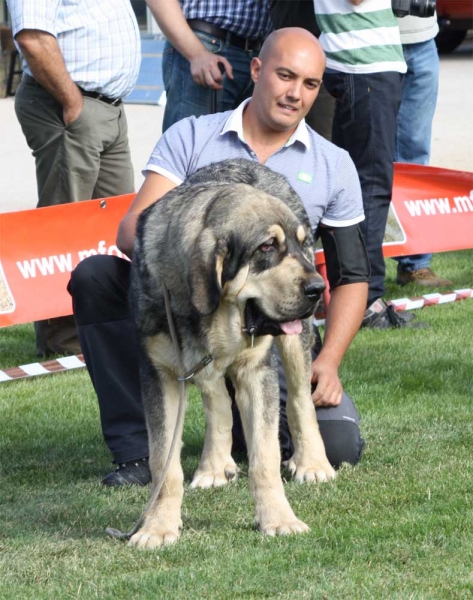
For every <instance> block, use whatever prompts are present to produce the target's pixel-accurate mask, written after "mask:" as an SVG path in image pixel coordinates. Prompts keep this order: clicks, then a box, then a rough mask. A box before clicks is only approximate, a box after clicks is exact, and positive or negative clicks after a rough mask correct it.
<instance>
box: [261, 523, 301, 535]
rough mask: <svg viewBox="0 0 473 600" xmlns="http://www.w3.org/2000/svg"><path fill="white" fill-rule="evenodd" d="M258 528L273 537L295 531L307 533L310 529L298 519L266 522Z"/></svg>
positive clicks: (294, 532) (291, 533) (290, 533)
mask: <svg viewBox="0 0 473 600" xmlns="http://www.w3.org/2000/svg"><path fill="white" fill-rule="evenodd" d="M258 529H259V530H260V531H261V533H263V534H264V535H269V536H271V537H274V536H276V535H294V534H296V533H307V532H308V531H310V528H309V526H308V525H306V524H305V523H304V522H303V521H300V520H299V519H295V520H294V521H287V522H282V523H268V525H265V526H264V527H261V526H258Z"/></svg>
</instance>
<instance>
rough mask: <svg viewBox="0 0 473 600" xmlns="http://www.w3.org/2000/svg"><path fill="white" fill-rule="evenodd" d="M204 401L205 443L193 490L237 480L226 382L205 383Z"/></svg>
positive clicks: (230, 411)
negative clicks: (232, 453)
mask: <svg viewBox="0 0 473 600" xmlns="http://www.w3.org/2000/svg"><path fill="white" fill-rule="evenodd" d="M201 392H202V401H203V403H204V410H205V415H206V429H205V443H204V449H203V451H202V457H201V459H200V463H199V467H198V468H197V471H196V472H195V475H194V479H193V480H192V483H191V488H208V487H219V486H221V485H225V484H226V483H228V482H229V481H232V480H234V479H236V477H237V473H238V468H237V466H236V464H235V461H234V460H233V458H232V456H231V450H232V423H233V417H232V408H231V399H230V396H229V394H228V391H227V388H226V385H225V379H224V378H223V377H221V378H219V379H218V380H216V381H211V382H208V381H205V380H203V381H202V389H201Z"/></svg>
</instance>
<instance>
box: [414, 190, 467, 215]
mask: <svg viewBox="0 0 473 600" xmlns="http://www.w3.org/2000/svg"><path fill="white" fill-rule="evenodd" d="M404 205H405V207H406V208H407V210H408V212H409V214H410V215H411V217H424V216H431V215H450V214H457V213H465V212H473V198H472V197H471V195H470V197H468V196H455V197H454V198H453V200H450V198H430V199H425V200H405V201H404Z"/></svg>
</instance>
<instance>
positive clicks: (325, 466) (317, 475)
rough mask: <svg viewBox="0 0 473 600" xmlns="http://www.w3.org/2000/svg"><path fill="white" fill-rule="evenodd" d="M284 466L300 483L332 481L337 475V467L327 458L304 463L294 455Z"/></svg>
mask: <svg viewBox="0 0 473 600" xmlns="http://www.w3.org/2000/svg"><path fill="white" fill-rule="evenodd" d="M283 466H284V467H286V469H288V470H289V471H290V473H291V475H292V476H293V478H294V481H297V482H298V483H303V482H304V481H309V482H323V481H330V479H335V477H336V476H337V473H336V471H335V469H334V468H333V467H332V465H331V464H330V463H329V462H328V460H327V459H323V460H320V459H319V460H313V461H311V462H310V463H309V464H304V463H303V462H301V461H298V460H297V458H295V457H294V456H293V457H292V458H290V459H289V460H286V461H285V462H284V463H283Z"/></svg>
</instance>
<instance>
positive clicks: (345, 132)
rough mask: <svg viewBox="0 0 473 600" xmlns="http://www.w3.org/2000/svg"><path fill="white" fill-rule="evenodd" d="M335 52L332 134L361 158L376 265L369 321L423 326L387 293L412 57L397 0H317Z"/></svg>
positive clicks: (329, 82) (325, 36) (328, 46)
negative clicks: (401, 120)
mask: <svg viewBox="0 0 473 600" xmlns="http://www.w3.org/2000/svg"><path fill="white" fill-rule="evenodd" d="M314 11H315V16H316V18H317V23H318V25H319V28H320V31H321V35H320V38H319V39H320V43H321V45H322V47H323V49H324V50H325V53H326V56H327V66H326V69H325V74H324V84H325V86H326V88H327V90H328V91H329V93H330V94H332V96H333V97H334V98H335V100H336V104H335V114H334V119H333V127H332V141H333V142H334V143H335V144H337V146H340V147H341V148H344V149H345V150H347V151H348V153H349V154H350V157H351V158H352V160H353V162H354V163H355V166H356V169H357V172H358V176H359V178H360V183H361V190H362V194H363V209H364V213H365V220H364V221H363V222H362V224H361V229H362V232H363V235H364V238H365V243H366V250H367V253H368V259H369V262H370V267H371V274H370V279H369V291H368V303H367V308H366V313H365V318H364V319H363V326H364V327H374V328H379V329H387V328H391V327H405V326H415V325H417V323H416V324H412V323H411V322H410V320H409V319H408V317H407V316H406V317H404V316H402V315H401V314H398V313H396V312H395V311H394V310H393V309H392V308H391V307H389V306H388V305H387V303H386V302H385V301H384V300H383V296H384V292H385V285H384V280H385V273H386V266H385V263H384V255H383V247H382V246H383V239H384V232H385V229H386V222H387V218H388V212H389V205H390V203H391V196H392V185H393V171H394V168H393V162H394V149H395V138H396V124H397V113H398V110H399V106H400V103H401V97H402V79H403V74H404V73H405V72H406V68H407V67H406V63H405V61H404V56H403V53H402V45H401V38H400V34H399V27H398V24H397V19H396V17H395V16H394V13H393V11H392V6H391V0H346V1H344V2H341V1H338V2H334V1H333V0H314Z"/></svg>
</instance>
